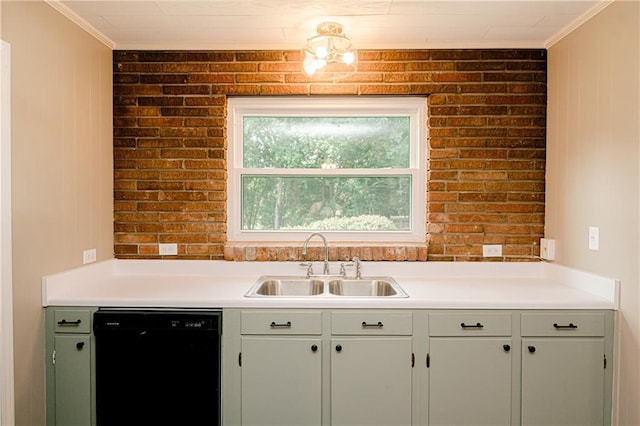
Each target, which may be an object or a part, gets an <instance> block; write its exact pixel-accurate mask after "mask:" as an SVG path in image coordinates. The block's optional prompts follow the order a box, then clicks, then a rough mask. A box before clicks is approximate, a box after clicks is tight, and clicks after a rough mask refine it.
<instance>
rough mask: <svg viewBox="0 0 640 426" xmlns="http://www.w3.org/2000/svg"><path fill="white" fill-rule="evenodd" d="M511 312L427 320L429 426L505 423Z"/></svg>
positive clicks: (509, 384) (509, 379)
mask: <svg viewBox="0 0 640 426" xmlns="http://www.w3.org/2000/svg"><path fill="white" fill-rule="evenodd" d="M511 322H512V315H511V314H501V313H500V314H486V313H479V312H476V313H462V312H460V313H447V314H441V313H435V314H430V316H429V335H430V338H429V398H428V399H429V409H428V418H429V424H430V425H442V426H444V425H487V426H498V425H511V421H512V404H513V389H512V385H513V374H512V371H513V352H514V350H513V341H512V338H511Z"/></svg>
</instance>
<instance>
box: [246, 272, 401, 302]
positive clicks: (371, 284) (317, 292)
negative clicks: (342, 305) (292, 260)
mask: <svg viewBox="0 0 640 426" xmlns="http://www.w3.org/2000/svg"><path fill="white" fill-rule="evenodd" d="M322 296H326V297H409V296H408V295H407V293H405V291H404V290H403V289H402V287H400V285H399V284H398V283H397V282H396V281H395V280H394V279H393V278H391V277H363V278H357V279H356V278H345V277H341V276H312V277H309V278H306V277H296V276H269V275H264V276H262V277H260V278H258V280H257V281H256V282H255V284H254V285H253V286H252V287H251V288H250V289H249V291H248V292H247V293H246V294H245V297H322Z"/></svg>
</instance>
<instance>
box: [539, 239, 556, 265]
mask: <svg viewBox="0 0 640 426" xmlns="http://www.w3.org/2000/svg"><path fill="white" fill-rule="evenodd" d="M540 257H541V258H543V259H545V260H556V240H552V239H550V238H540Z"/></svg>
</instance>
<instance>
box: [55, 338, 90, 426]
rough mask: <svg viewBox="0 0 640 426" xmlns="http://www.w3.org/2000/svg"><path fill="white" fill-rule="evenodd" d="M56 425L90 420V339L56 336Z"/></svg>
mask: <svg viewBox="0 0 640 426" xmlns="http://www.w3.org/2000/svg"><path fill="white" fill-rule="evenodd" d="M54 339H55V351H56V359H55V366H54V369H55V373H54V374H55V407H56V411H55V412H56V426H74V425H75V426H87V425H90V424H91V339H90V337H89V336H80V335H66V334H58V335H56V336H55V338H54Z"/></svg>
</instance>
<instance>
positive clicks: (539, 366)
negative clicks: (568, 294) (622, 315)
mask: <svg viewBox="0 0 640 426" xmlns="http://www.w3.org/2000/svg"><path fill="white" fill-rule="evenodd" d="M605 319H606V318H605V316H604V314H599V313H593V314H586V315H576V314H573V315H570V314H569V315H566V314H558V315H548V314H542V315H533V314H529V315H524V316H523V333H524V334H527V335H531V336H540V337H524V338H523V339H522V425H523V426H542V425H576V426H578V425H579V426H593V425H603V424H609V422H610V418H609V415H608V411H609V410H610V407H609V405H608V402H609V401H610V398H611V396H610V394H608V393H607V389H608V388H610V386H611V385H610V383H608V380H607V377H608V375H609V371H610V369H611V366H607V362H606V360H607V352H608V351H607V347H606V346H607V345H606V344H605V329H606V327H605Z"/></svg>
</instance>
